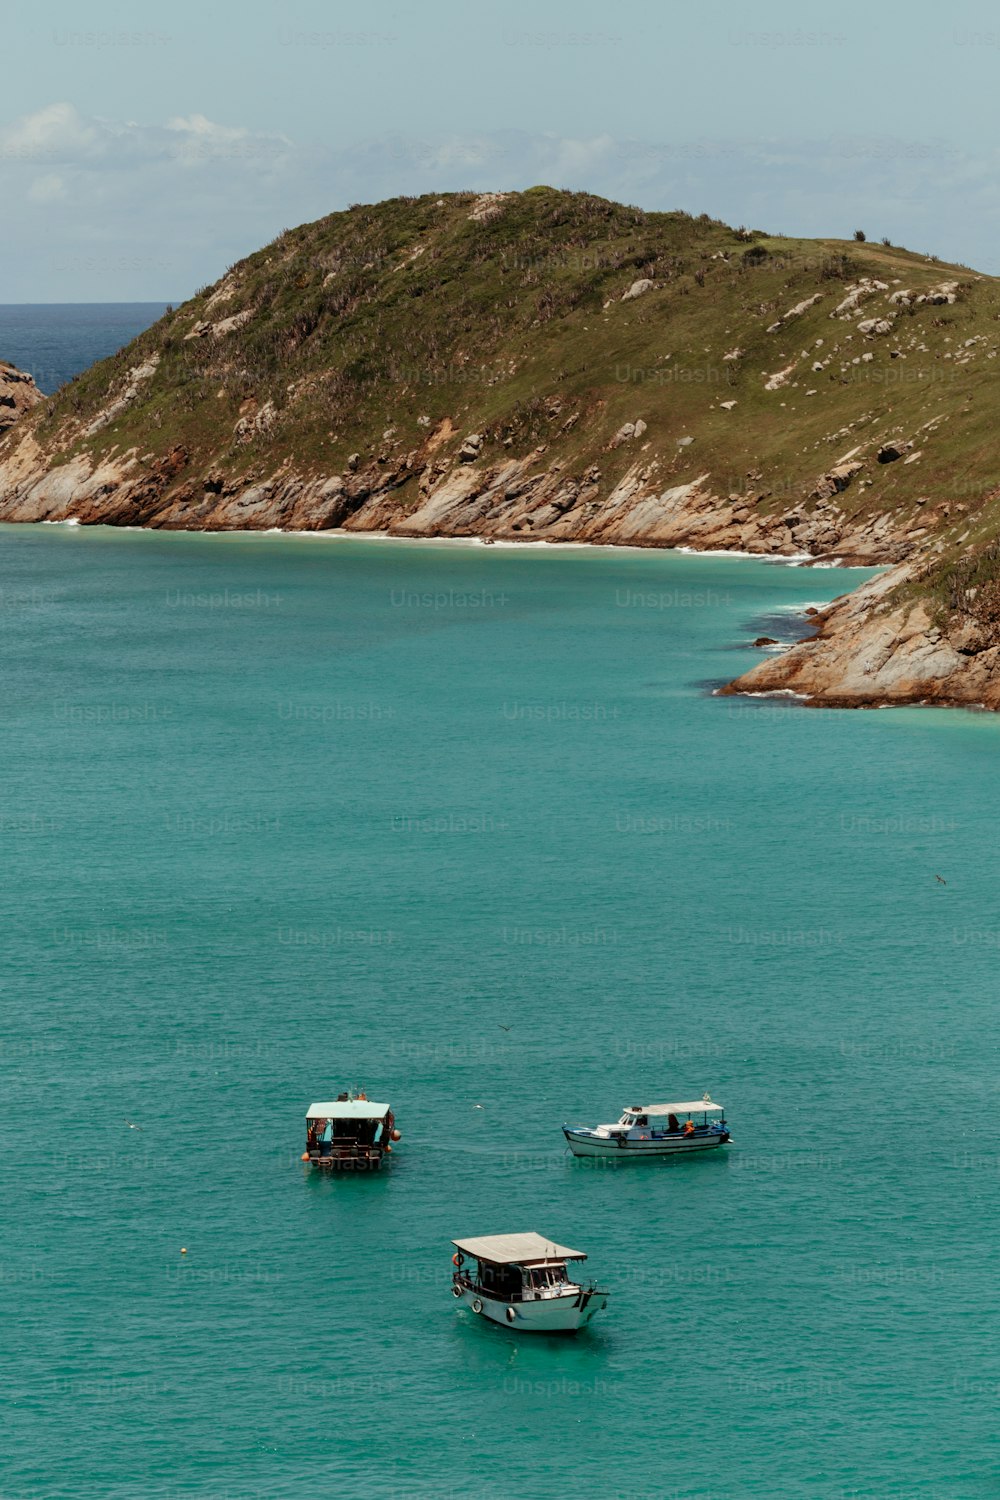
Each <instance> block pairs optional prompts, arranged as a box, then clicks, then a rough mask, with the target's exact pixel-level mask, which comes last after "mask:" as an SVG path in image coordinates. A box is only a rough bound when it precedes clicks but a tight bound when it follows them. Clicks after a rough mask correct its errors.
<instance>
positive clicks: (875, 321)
mask: <svg viewBox="0 0 1000 1500" xmlns="http://www.w3.org/2000/svg"><path fill="white" fill-rule="evenodd" d="M858 332H859V333H863V334H875V335H880V334H883V333H891V332H892V324H891V323H890V322H889V320H888V318H865V319H864V321H863V322H861V323H859V324H858Z"/></svg>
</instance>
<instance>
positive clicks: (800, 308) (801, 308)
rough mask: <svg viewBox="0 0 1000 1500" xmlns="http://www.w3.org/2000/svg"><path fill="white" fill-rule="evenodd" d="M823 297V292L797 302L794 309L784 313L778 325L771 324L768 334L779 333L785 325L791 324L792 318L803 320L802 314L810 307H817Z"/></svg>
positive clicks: (791, 308)
mask: <svg viewBox="0 0 1000 1500" xmlns="http://www.w3.org/2000/svg"><path fill="white" fill-rule="evenodd" d="M822 296H823V293H822V292H817V293H816V294H815V296H813V297H805V298H804V299H803V300H802V301H801V302H796V304H795V306H794V307H790V308H789V309H788V311H787V312H786V313H782V315H781V317H780V318H779V319H778V321H777V322H776V323H772V324H771V326H770V328H769V329H768V330H767V331H768V333H777V331H778V329H779V328H781V327H782V326H783V325H784V324H785V323H788V322H790V320H791V319H792V318H801V316H802V314H803V313H804V312H807V311H808V310H809V308H810V307H815V305H816V303H817V302H819V301H820V300H821V298H822Z"/></svg>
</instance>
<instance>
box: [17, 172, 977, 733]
mask: <svg viewBox="0 0 1000 1500" xmlns="http://www.w3.org/2000/svg"><path fill="white" fill-rule="evenodd" d="M998 318H1000V285H998V283H997V282H996V281H994V280H993V279H992V278H988V277H983V276H978V275H976V274H975V273H973V272H971V271H968V270H967V269H966V268H963V267H951V266H944V265H941V264H939V263H938V262H937V261H935V260H934V259H933V258H931V257H927V256H918V255H913V254H910V253H909V252H907V251H903V250H900V249H898V248H896V247H893V246H891V245H888V244H885V243H883V244H882V245H871V244H867V243H866V244H856V243H854V242H847V243H845V242H841V241H832V240H831V241H797V240H788V239H784V238H781V237H775V236H768V235H766V234H764V233H763V232H761V231H750V230H746V229H731V228H729V227H728V226H726V225H724V224H720V223H718V222H717V221H714V220H711V219H708V218H707V217H706V216H703V217H702V218H700V219H694V218H691V217H689V216H687V215H685V214H679V213H677V214H645V213H642V212H641V211H640V210H638V209H633V208H626V207H623V206H622V205H619V204H613V203H608V202H606V201H604V200H602V199H597V198H592V197H589V196H588V195H585V194H570V193H561V192H556V191H554V190H552V189H548V188H538V189H532V190H530V191H529V192H526V193H513V194H485V195H479V196H476V195H473V194H452V195H449V196H447V197H444V198H434V197H424V198H419V199H397V200H393V201H391V202H389V203H384V204H378V205H375V206H360V207H356V208H353V209H351V210H349V211H347V212H346V213H343V214H335V215H332V216H331V217H330V218H328V219H324V220H320V221H318V222H317V223H315V224H309V225H304V226H302V227H301V228H299V229H296V230H294V231H287V232H286V233H285V234H283V235H281V236H280V237H279V239H278V240H276V241H275V242H274V243H273V244H272V245H269V246H267V247H266V248H265V249H264V250H262V251H260V252H258V253H257V254H256V255H252V256H250V257H248V258H247V259H246V260H244V261H241V262H240V263H239V264H237V265H235V266H233V267H231V268H230V269H229V270H228V271H227V273H226V274H225V276H223V277H222V279H221V280H220V281H219V282H217V283H216V284H215V285H214V286H212V287H208V288H205V289H204V290H203V291H201V292H200V293H198V295H197V296H195V297H194V298H192V299H191V300H190V301H189V302H187V303H185V304H184V305H183V306H181V307H179V308H177V309H176V310H172V311H170V312H168V314H167V315H166V316H165V317H164V318H163V319H162V320H161V321H160V322H159V323H158V324H156V325H155V326H154V327H153V328H152V329H150V330H149V331H148V332H147V333H145V334H144V335H142V337H141V338H139V339H137V340H136V341H135V343H134V344H132V345H130V346H129V348H127V349H125V350H123V351H122V352H121V353H120V354H119V355H117V356H115V357H114V358H112V359H110V360H106V361H104V362H102V363H101V364H99V365H96V366H94V368H93V369H92V370H90V371H88V372H86V374H85V375H83V376H81V377H80V378H79V379H77V380H76V381H74V382H71V383H70V384H69V385H68V386H66V387H64V388H63V390H62V391H60V392H59V393H58V394H57V396H56V397H55V398H53V399H52V400H51V401H46V402H45V403H44V404H42V405H40V406H38V408H37V409H36V410H35V411H34V412H33V413H32V414H31V415H29V416H28V417H27V418H26V419H24V420H22V421H20V422H18V425H17V427H16V428H15V429H14V430H13V431H12V432H10V433H9V434H8V435H7V436H6V437H5V438H3V439H0V520H6V521H38V520H58V519H67V518H74V519H77V520H79V521H81V522H84V523H96V522H103V523H107V524H120V525H121V524H130V525H135V524H139V525H147V526H155V527H174V528H178V527H185V528H201V529H225V528H267V527H284V528H290V529H291V528H301V529H313V530H317V529H327V528H346V529H349V530H357V531H366V530H368V531H371V530H378V531H388V532H392V533H395V534H399V535H409V536H433V535H448V536H470V535H475V536H483V537H486V538H500V537H504V538H521V539H525V538H529V537H534V538H544V539H547V540H550V541H554V542H555V541H590V542H603V543H616V544H631V545H642V546H678V545H686V546H692V547H701V548H735V549H739V550H744V551H748V552H758V553H771V554H777V555H782V556H792V555H800V556H809V557H812V558H816V559H826V560H829V561H845V562H846V561H850V562H869V563H887V564H892V565H894V566H893V570H892V571H891V572H890V573H889V574H887V575H886V576H885V578H883V579H880V580H879V581H878V583H877V584H876V585H870V586H869V587H868V589H866V590H862V591H861V592H860V593H859V594H858V595H856V596H853V597H852V600H851V601H850V602H848V603H845V604H843V605H838V606H837V607H836V609H834V610H833V611H831V612H829V613H828V615H827V616H826V617H825V618H824V620H823V621H822V626H823V628H822V631H821V633H820V635H819V637H818V638H817V639H815V640H813V641H810V642H809V643H807V644H804V645H803V646H800V647H796V648H794V649H793V650H792V651H791V652H789V653H787V654H786V655H784V656H781V657H771V658H769V659H768V660H767V661H766V662H764V663H762V664H761V666H759V667H758V668H756V669H755V671H754V672H753V673H751V674H749V675H748V677H747V678H746V679H741V682H740V684H739V686H740V687H741V688H742V687H744V686H746V687H748V688H749V689H750V690H753V691H773V690H792V691H796V692H801V693H803V694H810V695H812V698H813V700H814V701H821V702H831V703H832V702H838V703H858V704H861V703H873V702H880V701H887V700H890V699H891V700H892V701H895V700H896V699H897V698H898V699H900V700H905V701H910V700H912V699H914V698H925V697H930V698H934V699H936V700H938V701H954V702H966V701H977V702H978V701H989V702H992V699H991V696H990V692H989V691H988V679H989V678H990V674H991V672H992V665H991V662H992V657H991V656H990V654H989V653H990V652H992V651H993V650H994V649H995V646H994V640H997V641H1000V635H998V634H997V623H996V621H995V620H994V618H993V614H992V607H993V606H992V589H993V575H994V570H995V571H996V572H997V573H998V574H1000V563H998V562H997V560H996V558H995V556H994V551H993V545H992V544H993V539H994V538H995V537H996V536H997V535H998V534H1000V487H998V485H997V480H996V473H995V466H994V451H995V443H994V437H993V412H994V410H995V406H996V404H997V397H998V395H1000V380H998V365H997V363H996V359H997V355H998V353H1000V325H998V321H997V320H998ZM963 569H964V572H963V571H962V570H963ZM956 570H957V571H956ZM973 580H975V581H973ZM998 615H1000V611H998ZM862 641H864V642H865V643H866V644H865V645H864V646H862V644H861V643H862ZM854 646H857V647H858V651H854V650H853V648H854ZM858 652H860V653H861V655H860V656H859V655H858ZM852 653H853V654H852ZM866 663H867V664H868V665H867V666H866V665H865V664H866ZM872 663H878V666H877V668H876V669H872V667H871V664H872Z"/></svg>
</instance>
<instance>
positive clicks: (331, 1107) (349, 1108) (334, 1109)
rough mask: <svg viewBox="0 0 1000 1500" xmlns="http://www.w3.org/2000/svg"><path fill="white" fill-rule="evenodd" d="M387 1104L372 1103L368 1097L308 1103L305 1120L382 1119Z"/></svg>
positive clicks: (387, 1107)
mask: <svg viewBox="0 0 1000 1500" xmlns="http://www.w3.org/2000/svg"><path fill="white" fill-rule="evenodd" d="M388 1113H389V1105H388V1104H374V1103H372V1102H371V1101H370V1100H368V1099H335V1100H334V1101H333V1102H332V1103H330V1104H310V1106H309V1108H308V1109H307V1110H306V1119H307V1120H383V1119H384V1118H385V1116H386V1115H387V1114H388Z"/></svg>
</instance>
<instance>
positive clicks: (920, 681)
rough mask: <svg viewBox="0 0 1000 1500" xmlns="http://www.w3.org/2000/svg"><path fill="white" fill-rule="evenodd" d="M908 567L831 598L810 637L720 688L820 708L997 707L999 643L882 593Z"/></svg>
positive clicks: (919, 603) (902, 578)
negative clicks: (791, 697) (790, 698)
mask: <svg viewBox="0 0 1000 1500" xmlns="http://www.w3.org/2000/svg"><path fill="white" fill-rule="evenodd" d="M911 571H912V569H911V567H910V566H909V565H906V564H904V565H903V566H902V567H900V568H896V569H892V570H890V571H889V572H888V573H884V574H882V575H881V576H880V577H878V578H874V579H872V580H871V581H870V582H869V583H867V584H865V585H863V586H862V587H861V588H860V589H856V590H855V592H854V593H853V594H845V595H843V596H842V597H841V598H840V599H836V600H834V602H833V604H832V605H830V606H829V608H828V609H825V610H820V611H819V612H818V614H817V615H816V616H814V617H813V619H812V621H811V623H812V624H817V623H818V624H819V627H820V629H819V634H818V635H816V636H814V637H810V639H809V640H806V641H800V642H799V644H798V645H796V646H792V647H791V648H790V649H789V650H788V651H786V652H785V653H784V654H783V655H781V656H774V657H770V658H768V660H766V661H763V662H761V663H760V664H759V665H758V666H756V667H754V668H753V669H752V670H751V671H749V672H746V673H745V674H744V675H743V676H742V677H738V678H737V679H736V681H735V682H732V683H730V684H729V686H728V687H726V688H723V689H722V692H723V693H724V694H730V693H793V694H795V695H797V696H799V697H800V698H802V699H803V701H804V702H805V703H807V704H809V705H811V706H824V707H828V708H880V707H883V706H885V705H887V704H906V703H926V704H940V705H943V706H949V707H950V706H961V707H966V708H971V707H979V708H990V709H1000V646H997V645H994V644H991V637H990V634H989V633H983V632H981V631H977V630H976V629H975V628H974V626H973V624H972V622H971V621H969V620H964V621H961V620H954V621H951V622H949V623H947V624H946V625H945V626H944V627H942V626H941V625H940V624H937V623H936V622H935V620H934V617H933V615H932V613H931V611H930V609H929V608H928V605H927V602H926V601H924V600H921V599H916V600H914V601H912V602H907V603H897V602H895V600H894V599H893V598H892V597H890V596H892V595H893V594H894V593H895V591H896V590H897V589H898V588H899V587H900V585H901V584H905V583H906V582H907V581H908V579H909V577H910V575H911Z"/></svg>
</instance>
